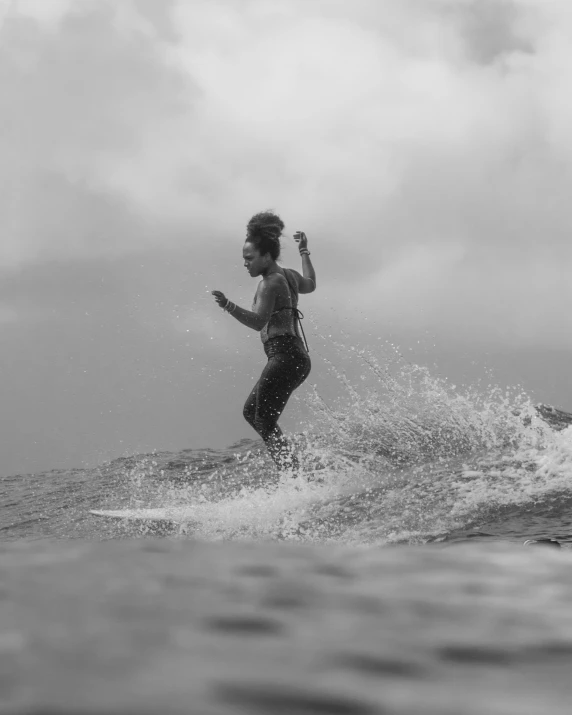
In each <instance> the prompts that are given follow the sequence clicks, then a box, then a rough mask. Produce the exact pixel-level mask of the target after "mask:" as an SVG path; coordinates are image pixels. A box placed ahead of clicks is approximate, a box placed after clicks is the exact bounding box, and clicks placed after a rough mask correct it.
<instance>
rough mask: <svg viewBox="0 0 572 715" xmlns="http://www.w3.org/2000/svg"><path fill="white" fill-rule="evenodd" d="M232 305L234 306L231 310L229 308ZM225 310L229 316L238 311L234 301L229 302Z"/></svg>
mask: <svg viewBox="0 0 572 715" xmlns="http://www.w3.org/2000/svg"><path fill="white" fill-rule="evenodd" d="M231 305H232V308H229V306H231ZM223 310H226V312H227V313H228V314H229V315H232V314H233V313H234V311H235V310H236V303H233V302H232V301H230V300H227V301H226V305H225V306H224V308H223Z"/></svg>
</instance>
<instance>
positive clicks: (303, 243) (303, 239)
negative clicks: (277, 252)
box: [294, 231, 308, 251]
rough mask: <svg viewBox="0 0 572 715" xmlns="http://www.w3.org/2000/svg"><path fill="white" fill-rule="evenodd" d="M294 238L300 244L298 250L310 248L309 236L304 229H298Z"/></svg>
mask: <svg viewBox="0 0 572 715" xmlns="http://www.w3.org/2000/svg"><path fill="white" fill-rule="evenodd" d="M294 240H295V241H296V242H297V244H298V250H299V251H301V250H302V249H304V248H308V237H307V236H306V234H305V233H304V231H296V233H295V234H294Z"/></svg>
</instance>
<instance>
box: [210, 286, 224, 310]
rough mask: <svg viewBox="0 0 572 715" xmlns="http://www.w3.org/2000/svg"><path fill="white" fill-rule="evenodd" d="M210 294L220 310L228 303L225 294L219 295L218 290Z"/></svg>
mask: <svg viewBox="0 0 572 715" xmlns="http://www.w3.org/2000/svg"><path fill="white" fill-rule="evenodd" d="M211 292H212V294H213V295H214V299H215V300H216V302H217V303H218V304H219V306H220V307H221V308H224V307H225V306H226V304H227V303H228V298H227V297H226V296H225V294H224V293H221V292H220V290H213V291H211Z"/></svg>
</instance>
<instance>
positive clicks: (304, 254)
mask: <svg viewBox="0 0 572 715" xmlns="http://www.w3.org/2000/svg"><path fill="white" fill-rule="evenodd" d="M300 255H301V256H309V255H310V251H309V250H308V249H307V248H302V250H301V251H300Z"/></svg>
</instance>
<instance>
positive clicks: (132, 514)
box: [89, 506, 193, 524]
mask: <svg viewBox="0 0 572 715" xmlns="http://www.w3.org/2000/svg"><path fill="white" fill-rule="evenodd" d="M89 513H90V514H93V515H94V516H101V517H104V518H106V519H126V520H127V521H163V522H165V521H167V522H172V523H177V524H186V523H187V522H189V521H193V507H192V506H181V507H170V508H168V507H167V508H164V509H90V512H89Z"/></svg>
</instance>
